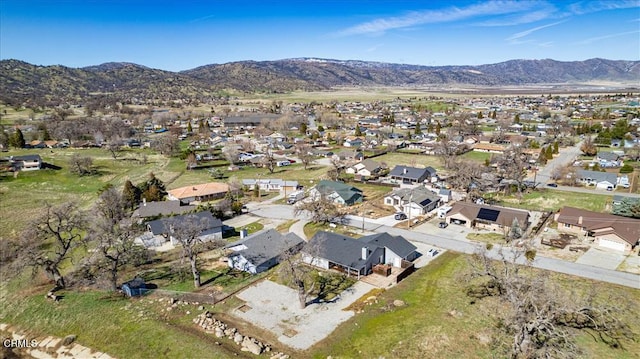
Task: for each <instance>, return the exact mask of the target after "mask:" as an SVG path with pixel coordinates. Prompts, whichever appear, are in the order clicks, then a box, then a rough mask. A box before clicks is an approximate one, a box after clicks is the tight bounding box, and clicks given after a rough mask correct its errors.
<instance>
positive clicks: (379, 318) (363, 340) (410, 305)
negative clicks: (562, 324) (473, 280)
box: [309, 252, 640, 358]
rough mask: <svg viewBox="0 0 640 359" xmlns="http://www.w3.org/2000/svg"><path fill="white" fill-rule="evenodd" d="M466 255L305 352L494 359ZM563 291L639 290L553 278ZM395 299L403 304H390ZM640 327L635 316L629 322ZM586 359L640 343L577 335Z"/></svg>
mask: <svg viewBox="0 0 640 359" xmlns="http://www.w3.org/2000/svg"><path fill="white" fill-rule="evenodd" d="M467 267H468V262H467V260H466V256H464V255H460V254H455V253H451V252H447V253H443V254H442V255H440V257H438V258H437V259H435V260H434V261H433V262H432V263H431V264H429V265H428V266H427V267H425V268H423V269H420V270H418V271H417V272H416V273H414V274H413V275H411V276H409V277H408V278H407V279H405V280H404V281H402V282H400V284H398V285H397V286H396V287H393V288H391V289H388V290H387V291H385V292H383V293H381V294H378V295H377V303H375V304H372V305H368V306H365V307H364V312H363V313H360V314H357V315H356V316H355V317H353V318H351V319H350V320H349V321H347V322H345V323H343V324H342V325H341V326H339V327H338V328H337V329H336V331H334V332H333V333H332V334H331V335H330V336H329V337H328V338H327V339H325V340H324V341H322V342H320V343H318V344H317V345H316V346H314V347H313V348H312V349H311V350H310V351H309V356H310V357H313V358H326V357H328V356H329V355H331V356H333V357H341V358H382V357H384V358H496V357H501V355H500V353H496V352H495V351H494V350H493V349H492V347H491V345H490V344H489V341H490V338H491V330H492V328H493V327H494V326H495V325H496V324H497V323H495V321H494V320H493V319H491V318H490V317H489V316H487V315H486V313H484V312H483V308H482V307H483V306H482V302H481V301H479V302H477V303H476V304H471V300H470V299H469V298H468V297H467V296H466V295H465V281H464V280H462V277H461V274H462V272H463V271H464V270H465V269H466V268H467ZM553 278H554V280H558V281H561V283H563V285H566V286H567V288H569V287H570V288H572V289H577V290H578V291H582V292H583V293H584V292H588V291H589V290H590V289H593V290H594V293H611V292H615V294H616V295H620V296H623V297H631V298H632V297H634V296H635V297H636V298H637V296H638V294H639V293H638V291H637V290H633V289H631V288H623V287H618V286H615V285H609V284H603V283H599V282H593V281H587V280H582V279H576V278H574V277H567V276H559V275H558V276H554V277H553ZM396 299H400V300H402V301H404V302H405V305H404V306H401V307H396V306H394V305H393V304H392V303H393V301H394V300H396ZM628 320H629V321H628V322H629V323H630V324H631V326H632V329H633V330H634V331H635V332H636V333H637V332H638V330H639V329H640V328H639V324H638V323H639V322H638V313H632V314H631V315H630V317H629V318H628ZM577 340H578V343H579V345H580V347H581V348H582V349H583V350H584V351H585V353H584V356H583V357H585V358H613V357H616V358H635V357H636V354H634V353H638V352H640V342H638V341H635V342H627V343H626V345H627V346H626V350H624V351H623V350H613V349H609V347H608V346H606V345H605V344H603V343H602V342H597V341H596V340H595V339H594V338H593V337H591V336H590V335H588V334H586V333H582V334H580V335H579V336H578V338H577Z"/></svg>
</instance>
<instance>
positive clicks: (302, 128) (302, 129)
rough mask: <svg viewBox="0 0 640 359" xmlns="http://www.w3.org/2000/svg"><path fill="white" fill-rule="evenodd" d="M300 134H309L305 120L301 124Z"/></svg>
mask: <svg viewBox="0 0 640 359" xmlns="http://www.w3.org/2000/svg"><path fill="white" fill-rule="evenodd" d="M300 134H302V135H306V134H307V124H306V123H304V122H303V123H301V124H300Z"/></svg>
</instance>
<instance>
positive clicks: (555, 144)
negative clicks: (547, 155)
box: [553, 141, 560, 154]
mask: <svg viewBox="0 0 640 359" xmlns="http://www.w3.org/2000/svg"><path fill="white" fill-rule="evenodd" d="M559 146H560V145H559V144H558V141H556V142H554V143H553V153H554V154H558V153H560V148H559Z"/></svg>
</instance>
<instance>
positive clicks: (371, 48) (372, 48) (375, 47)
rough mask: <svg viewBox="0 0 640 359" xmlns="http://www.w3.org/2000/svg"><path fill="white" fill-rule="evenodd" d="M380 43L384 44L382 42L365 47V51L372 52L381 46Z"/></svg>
mask: <svg viewBox="0 0 640 359" xmlns="http://www.w3.org/2000/svg"><path fill="white" fill-rule="evenodd" d="M382 45H384V44H377V45H374V46H371V47H370V48H368V49H366V50H365V51H366V52H374V51H376V50H378V49H379V48H380V47H382Z"/></svg>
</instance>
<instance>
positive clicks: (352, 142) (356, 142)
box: [342, 136, 363, 148]
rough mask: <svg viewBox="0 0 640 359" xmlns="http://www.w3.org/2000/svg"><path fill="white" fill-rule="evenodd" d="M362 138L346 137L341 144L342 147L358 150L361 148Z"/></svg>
mask: <svg viewBox="0 0 640 359" xmlns="http://www.w3.org/2000/svg"><path fill="white" fill-rule="evenodd" d="M362 143H363V141H362V138H360V137H354V136H347V137H346V138H345V139H344V142H343V143H342V145H343V146H344V147H353V148H358V147H360V146H362Z"/></svg>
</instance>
